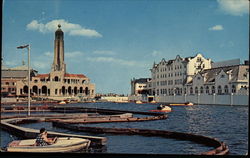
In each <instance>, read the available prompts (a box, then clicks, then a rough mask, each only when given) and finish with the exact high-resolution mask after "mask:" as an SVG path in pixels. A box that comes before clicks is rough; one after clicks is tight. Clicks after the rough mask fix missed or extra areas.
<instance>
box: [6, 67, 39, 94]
mask: <svg viewBox="0 0 250 158" xmlns="http://www.w3.org/2000/svg"><path fill="white" fill-rule="evenodd" d="M36 74H37V71H36V70H34V69H32V68H31V70H30V76H31V77H33V76H35V75H36ZM27 75H28V67H27V66H26V65H22V66H18V67H14V68H7V67H5V66H3V65H2V70H1V96H2V97H9V96H16V90H17V88H16V85H17V81H19V80H25V79H26V78H27Z"/></svg>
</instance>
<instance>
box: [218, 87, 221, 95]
mask: <svg viewBox="0 0 250 158" xmlns="http://www.w3.org/2000/svg"><path fill="white" fill-rule="evenodd" d="M218 94H222V89H221V86H218Z"/></svg>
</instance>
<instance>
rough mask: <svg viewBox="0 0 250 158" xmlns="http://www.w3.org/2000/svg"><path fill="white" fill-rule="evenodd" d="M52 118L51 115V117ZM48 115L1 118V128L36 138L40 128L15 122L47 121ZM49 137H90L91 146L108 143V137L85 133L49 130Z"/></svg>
mask: <svg viewBox="0 0 250 158" xmlns="http://www.w3.org/2000/svg"><path fill="white" fill-rule="evenodd" d="M49 118H50V117H49ZM46 119H48V118H46V117H43V118H40V117H39V118H38V117H29V118H12V119H6V120H1V128H2V129H4V130H6V131H8V132H10V133H11V134H14V135H17V136H20V137H22V138H25V139H35V138H36V136H37V135H38V134H39V130H36V129H31V128H24V127H20V126H16V125H14V124H20V123H24V122H26V123H27V122H42V121H45V120H46ZM48 136H49V137H56V136H57V137H77V138H84V139H89V140H90V141H91V144H90V146H103V145H106V142H107V138H105V137H95V136H84V135H75V134H66V133H59V132H53V131H48Z"/></svg>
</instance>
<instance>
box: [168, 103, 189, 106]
mask: <svg viewBox="0 0 250 158" xmlns="http://www.w3.org/2000/svg"><path fill="white" fill-rule="evenodd" d="M192 105H194V104H193V103H188V104H186V103H176V104H169V105H168V106H192Z"/></svg>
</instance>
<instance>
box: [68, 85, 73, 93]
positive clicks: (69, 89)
mask: <svg viewBox="0 0 250 158" xmlns="http://www.w3.org/2000/svg"><path fill="white" fill-rule="evenodd" d="M68 93H69V94H71V93H72V90H71V87H70V86H69V87H68Z"/></svg>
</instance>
